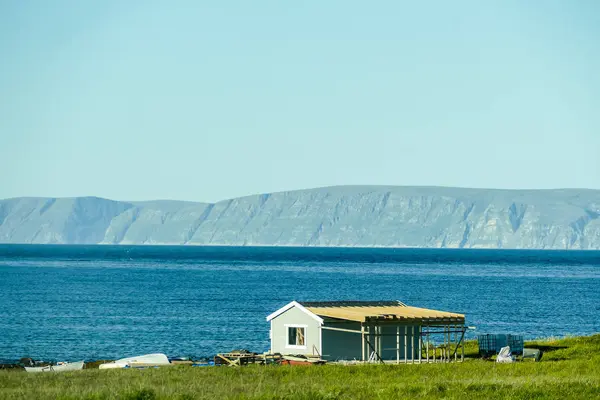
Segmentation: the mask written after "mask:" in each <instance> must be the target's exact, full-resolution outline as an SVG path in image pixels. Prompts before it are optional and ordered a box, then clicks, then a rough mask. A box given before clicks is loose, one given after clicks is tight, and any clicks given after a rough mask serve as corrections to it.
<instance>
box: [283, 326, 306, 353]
mask: <svg viewBox="0 0 600 400" xmlns="http://www.w3.org/2000/svg"><path fill="white" fill-rule="evenodd" d="M283 326H284V327H285V348H286V349H298V350H306V349H307V345H306V343H308V340H307V339H306V332H307V331H308V325H302V324H284V325H283ZM289 328H304V346H298V345H296V344H288V335H289V333H290V332H289Z"/></svg>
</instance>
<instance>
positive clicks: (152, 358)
mask: <svg viewBox="0 0 600 400" xmlns="http://www.w3.org/2000/svg"><path fill="white" fill-rule="evenodd" d="M161 365H171V363H170V362H169V358H168V357H167V356H166V355H164V354H162V353H155V354H146V355H143V356H136V357H127V358H121V359H119V360H115V361H113V362H109V363H106V364H100V366H99V367H98V368H100V369H113V368H142V367H157V366H161Z"/></svg>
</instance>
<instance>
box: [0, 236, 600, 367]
mask: <svg viewBox="0 0 600 400" xmlns="http://www.w3.org/2000/svg"><path fill="white" fill-rule="evenodd" d="M0 293H1V294H2V296H1V297H0V359H2V360H15V359H19V358H21V357H25V356H29V357H34V358H36V359H44V360H77V359H85V360H95V359H114V358H118V357H126V356H132V355H138V354H145V353H154V352H163V353H166V354H168V355H169V356H193V357H202V356H208V355H212V354H215V353H217V352H223V351H229V350H232V349H248V350H251V351H257V352H262V351H265V350H267V349H268V348H269V326H268V324H267V322H266V321H265V317H266V316H267V315H268V314H270V313H271V312H273V311H274V310H276V309H278V308H279V307H281V306H283V305H285V304H286V303H288V302H289V301H291V300H305V301H310V300H314V301H316V300H401V301H403V302H405V303H407V304H409V305H413V306H419V307H427V308H435V309H440V310H445V311H454V312H460V313H465V314H466V317H467V324H468V325H469V326H473V327H475V328H476V329H475V330H474V331H470V333H469V334H470V335H471V336H474V335H476V334H479V333H513V334H523V335H524V336H525V337H526V338H537V337H549V336H566V335H587V334H592V333H596V332H600V252H595V251H588V252H578V251H564V252H563V251H511V250H433V249H431V250H426V249H348V248H259V247H179V246H178V247H175V246H173V247H170V246H35V245H0Z"/></svg>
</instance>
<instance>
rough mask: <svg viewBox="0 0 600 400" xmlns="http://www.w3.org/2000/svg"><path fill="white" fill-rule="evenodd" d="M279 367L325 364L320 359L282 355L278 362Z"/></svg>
mask: <svg viewBox="0 0 600 400" xmlns="http://www.w3.org/2000/svg"><path fill="white" fill-rule="evenodd" d="M280 364H281V365H318V364H325V360H321V359H320V358H309V357H306V356H303V355H294V356H292V355H284V356H283V357H282V360H281V362H280Z"/></svg>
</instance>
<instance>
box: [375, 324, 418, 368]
mask: <svg viewBox="0 0 600 400" xmlns="http://www.w3.org/2000/svg"><path fill="white" fill-rule="evenodd" d="M397 327H398V328H400V338H399V339H400V343H399V344H400V345H399V346H398V343H397V338H396V334H397V329H396V328H397ZM405 327H407V328H408V332H407V333H408V334H407V335H406V344H407V346H406V347H407V348H406V359H407V360H409V361H410V360H411V359H413V358H412V357H414V360H418V358H419V326H416V325H408V326H407V325H398V326H396V325H393V326H382V327H381V333H382V334H383V335H384V336H382V337H381V349H382V350H381V353H380V355H381V358H383V359H384V360H396V358H397V353H396V348H397V347H399V348H400V360H401V361H404V356H405V353H404V336H405V331H404V329H405ZM372 331H374V329H372Z"/></svg>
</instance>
